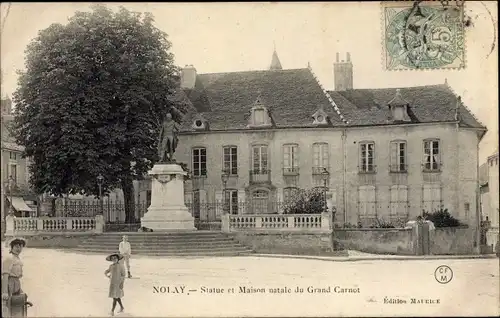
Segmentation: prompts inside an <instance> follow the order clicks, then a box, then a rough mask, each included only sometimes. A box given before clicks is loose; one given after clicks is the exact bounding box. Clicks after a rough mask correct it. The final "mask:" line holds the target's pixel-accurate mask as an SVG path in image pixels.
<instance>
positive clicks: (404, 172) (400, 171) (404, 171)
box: [389, 170, 408, 174]
mask: <svg viewBox="0 0 500 318" xmlns="http://www.w3.org/2000/svg"><path fill="white" fill-rule="evenodd" d="M389 173H395V174H401V173H403V174H407V173H408V170H399V171H397V170H390V171H389Z"/></svg>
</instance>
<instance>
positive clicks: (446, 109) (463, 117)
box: [329, 84, 485, 128]
mask: <svg viewBox="0 0 500 318" xmlns="http://www.w3.org/2000/svg"><path fill="white" fill-rule="evenodd" d="M398 89H399V92H400V96H401V97H402V98H403V100H404V101H406V102H408V115H409V117H410V119H411V123H433V122H450V121H455V108H456V106H457V98H458V97H457V96H456V95H455V94H454V92H453V91H452V90H451V89H450V87H449V86H448V85H446V84H443V85H429V86H416V87H403V88H382V89H353V90H347V91H329V94H330V96H331V97H332V99H333V100H334V101H335V103H336V104H337V106H338V107H339V109H340V112H341V113H342V114H343V115H344V116H345V118H346V119H347V120H348V121H349V124H350V125H354V126H369V125H389V124H395V123H394V122H393V121H392V120H391V119H390V118H391V112H390V109H389V107H388V103H389V102H390V101H391V100H393V99H394V98H395V96H397V94H396V93H397V90H398ZM398 102H400V101H398ZM459 118H460V121H461V125H462V126H465V127H471V128H485V127H484V126H483V125H482V124H481V123H480V122H479V121H478V120H477V119H476V118H475V117H474V116H473V115H472V113H471V112H470V111H469V110H468V109H467V108H466V107H465V105H464V104H463V103H462V102H460V105H459Z"/></svg>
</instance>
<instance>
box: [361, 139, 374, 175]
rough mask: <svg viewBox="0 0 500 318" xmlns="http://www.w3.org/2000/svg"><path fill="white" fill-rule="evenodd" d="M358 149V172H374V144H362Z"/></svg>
mask: <svg viewBox="0 0 500 318" xmlns="http://www.w3.org/2000/svg"><path fill="white" fill-rule="evenodd" d="M359 147H360V167H359V168H360V170H359V171H360V172H374V171H375V164H374V162H375V144H374V143H373V142H362V143H360V145H359Z"/></svg>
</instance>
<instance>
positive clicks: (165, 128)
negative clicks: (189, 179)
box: [158, 113, 178, 163]
mask: <svg viewBox="0 0 500 318" xmlns="http://www.w3.org/2000/svg"><path fill="white" fill-rule="evenodd" d="M177 131H178V129H177V125H176V123H175V121H174V120H173V119H172V114H170V113H167V115H166V116H165V119H164V120H163V123H162V126H161V130H160V136H159V141H158V156H159V157H160V161H159V163H173V162H175V161H174V158H173V156H174V153H175V148H177V143H178V138H177Z"/></svg>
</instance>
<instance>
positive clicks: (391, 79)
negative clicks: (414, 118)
mask: <svg viewBox="0 0 500 318" xmlns="http://www.w3.org/2000/svg"><path fill="white" fill-rule="evenodd" d="M450 2H452V1H450ZM89 5H90V3H64V2H61V3H12V4H11V7H10V10H9V14H8V16H7V18H6V19H5V16H6V13H7V3H5V2H3V3H2V4H1V18H2V24H4V28H3V31H2V37H1V68H2V73H3V77H2V97H5V96H6V95H8V96H11V95H12V93H13V92H14V91H15V89H16V84H17V75H16V70H17V69H23V68H24V50H25V48H26V46H27V45H28V44H29V42H30V41H31V40H32V39H33V38H35V37H36V36H37V33H38V31H39V30H41V29H45V28H47V27H48V26H49V25H50V24H52V23H63V24H64V23H66V22H67V19H68V18H69V17H71V16H72V15H73V14H74V12H75V11H86V10H89ZM118 5H120V4H118V3H109V4H108V6H109V7H111V8H114V7H117V6H118ZM121 5H123V6H124V7H126V8H127V9H129V10H132V11H140V12H151V13H153V15H154V16H155V20H156V26H157V27H158V28H159V29H161V30H163V31H165V32H166V33H168V35H169V40H170V41H171V42H172V52H173V53H174V55H175V61H176V64H177V65H179V66H184V65H187V64H192V65H193V66H194V67H195V68H196V70H197V72H198V73H218V72H234V71H245V70H263V69H268V68H269V65H270V63H271V57H272V53H273V49H274V47H276V51H277V53H278V56H279V58H280V61H281V64H282V66H283V68H284V69H293V68H305V67H307V64H308V63H310V65H311V67H312V69H313V71H314V73H315V74H316V75H317V77H318V78H319V80H320V82H321V83H322V84H323V86H324V87H325V88H326V89H333V62H334V60H335V55H336V53H337V52H339V53H340V55H341V58H345V53H346V52H350V54H351V60H352V62H353V67H354V88H383V87H407V86H421V85H434V84H442V83H444V82H445V79H446V80H447V82H448V84H449V85H450V86H451V88H452V89H453V90H454V91H455V93H456V94H458V95H460V96H462V99H463V101H464V103H465V104H466V105H467V106H468V108H469V109H470V110H471V111H472V112H473V113H474V115H475V116H476V117H477V118H478V119H479V120H480V121H481V122H482V123H483V124H484V125H486V126H487V127H488V133H487V134H486V136H485V137H484V138H483V141H482V142H481V144H480V162H484V161H485V159H486V158H487V156H489V155H491V154H492V153H493V152H494V151H496V150H498V60H497V56H498V33H497V30H496V24H497V3H496V2H494V1H491V2H488V1H477V2H470V1H467V2H466V7H465V13H466V15H467V16H468V17H470V19H471V22H472V24H471V26H470V27H468V28H467V30H466V59H467V62H466V68H465V69H463V70H430V71H421V70H419V71H386V70H384V68H383V63H382V32H381V30H382V28H381V26H382V21H383V20H382V19H381V17H382V10H381V7H380V2H378V1H374V2H371V3H370V2H345V3H340V2H337V3H336V2H330V3H321V2H318V3H276V2H272V3H271V2H269V3H264V2H263V3H123V4H121ZM492 47H493V51H492Z"/></svg>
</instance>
